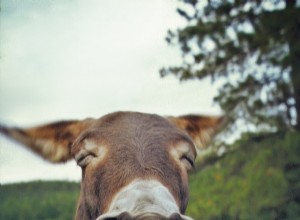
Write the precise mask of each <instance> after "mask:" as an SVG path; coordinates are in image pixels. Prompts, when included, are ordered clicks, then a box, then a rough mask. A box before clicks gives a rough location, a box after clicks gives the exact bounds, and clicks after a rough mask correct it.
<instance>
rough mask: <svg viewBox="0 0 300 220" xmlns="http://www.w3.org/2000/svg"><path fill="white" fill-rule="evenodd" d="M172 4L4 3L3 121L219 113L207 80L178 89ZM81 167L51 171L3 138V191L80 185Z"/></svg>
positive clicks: (177, 22) (0, 42) (0, 31)
mask: <svg viewBox="0 0 300 220" xmlns="http://www.w3.org/2000/svg"><path fill="white" fill-rule="evenodd" d="M177 4H178V2H177V1H176V0H164V1H161V0H129V1H122V0H110V1H97V0H88V1H86V0H38V1H35V0H28V1H25V0H2V1H1V13H0V16H1V19H0V36H1V37H0V55H1V58H0V122H1V123H4V124H7V125H12V126H20V127H30V126H34V125H39V124H43V123H46V122H53V121H58V120H67V119H84V118H87V117H94V118H99V117H101V116H103V115H105V114H108V113H111V112H114V111H119V110H122V111H126V110H130V111H139V112H147V113H156V114H161V115H175V116H176V115H182V114H188V113H198V114H209V115H216V114H220V110H219V108H218V106H217V105H216V104H213V101H212V99H213V96H214V95H215V94H216V88H215V87H214V86H213V85H211V84H210V81H209V80H206V81H204V82H200V81H187V82H179V80H178V79H177V78H175V77H173V76H168V77H166V78H161V77H160V76H159V69H160V68H162V67H165V66H172V65H176V64H180V61H181V55H180V50H179V49H178V48H176V47H170V46H168V45H167V43H166V42H165V40H164V39H165V37H166V33H167V30H169V29H171V30H174V29H177V28H179V27H182V26H184V24H185V21H184V20H183V19H182V18H180V16H179V15H178V14H177V13H176V6H177ZM80 177H81V173H80V168H79V167H77V166H76V164H75V162H73V161H71V162H67V163H65V164H59V165H57V164H55V165H54V164H51V163H49V162H46V161H44V160H43V159H41V158H39V157H38V156H36V155H35V154H34V153H32V152H30V151H28V150H27V149H25V148H24V147H22V146H20V145H18V144H16V143H14V142H12V141H10V140H8V139H6V138H4V137H3V136H0V183H1V184H4V183H12V182H20V181H22V182H23V181H30V180H70V181H79V180H80Z"/></svg>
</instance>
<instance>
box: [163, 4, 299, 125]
mask: <svg viewBox="0 0 300 220" xmlns="http://www.w3.org/2000/svg"><path fill="white" fill-rule="evenodd" d="M180 2H181V7H180V8H178V9H177V11H178V13H179V14H180V15H181V16H182V17H183V18H184V19H186V20H187V25H186V26H185V27H184V28H182V29H179V30H175V31H169V32H168V35H167V38H166V40H167V42H168V43H169V44H170V45H179V46H180V50H181V51H182V55H183V56H182V57H183V58H182V64H180V66H172V67H167V68H163V69H161V71H160V74H161V76H165V75H168V74H173V75H176V76H177V77H179V79H180V80H189V79H199V80H202V79H204V78H207V77H210V78H211V79H212V82H217V81H218V82H221V86H220V88H219V94H218V95H217V96H216V97H215V98H214V100H215V101H216V102H217V103H218V104H219V105H220V107H221V108H222V109H223V111H224V113H225V114H226V115H227V116H228V117H229V118H230V119H232V120H233V121H237V120H238V119H241V120H243V121H244V122H245V124H248V125H256V126H257V128H261V129H268V130H269V129H277V130H278V129H296V130H300V3H299V2H297V1H296V0H223V1H222V0H208V1H200V0H199V1H198V0H180Z"/></svg>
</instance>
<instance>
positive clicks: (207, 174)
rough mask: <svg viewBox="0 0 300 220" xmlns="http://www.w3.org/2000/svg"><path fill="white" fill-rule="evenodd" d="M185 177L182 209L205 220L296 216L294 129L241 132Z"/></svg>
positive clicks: (299, 190) (299, 207)
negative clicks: (222, 153) (186, 196)
mask: <svg viewBox="0 0 300 220" xmlns="http://www.w3.org/2000/svg"><path fill="white" fill-rule="evenodd" d="M231 148H232V149H236V150H233V152H232V153H229V154H226V155H225V157H223V158H222V159H221V160H218V162H216V163H215V164H214V165H212V166H210V167H206V168H205V169H203V170H201V171H200V172H197V173H195V174H193V175H191V177H190V189H191V191H190V204H189V206H188V210H187V212H188V213H189V214H190V215H191V216H193V217H194V218H195V219H205V220H229V219H234V220H238V219H246V220H252V219H253V220H256V219H260V220H277V219H278V220H283V219H290V220H296V219H300V133H299V132H289V133H285V132H284V133H276V134H265V135H264V134H256V135H245V136H244V137H243V138H242V139H241V140H239V141H238V142H237V143H235V144H234V145H233V146H231Z"/></svg>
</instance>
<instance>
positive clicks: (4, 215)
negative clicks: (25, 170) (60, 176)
mask: <svg viewBox="0 0 300 220" xmlns="http://www.w3.org/2000/svg"><path fill="white" fill-rule="evenodd" d="M79 190H80V185H79V183H75V182H63V181H49V182H41V181H36V182H28V183H17V184H9V185H2V186H1V187H0V219H3V220H21V219H22V220H23V219H24V220H46V219H47V220H67V219H73V217H74V214H75V210H76V202H77V198H78V196H79Z"/></svg>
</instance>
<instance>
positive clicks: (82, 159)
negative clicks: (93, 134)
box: [75, 151, 96, 166]
mask: <svg viewBox="0 0 300 220" xmlns="http://www.w3.org/2000/svg"><path fill="white" fill-rule="evenodd" d="M95 157H96V155H95V154H94V153H93V152H86V151H85V152H83V153H80V154H79V155H78V156H77V157H76V158H75V160H76V162H77V164H78V165H79V166H86V165H87V164H88V163H89V162H90V161H91V160H92V159H93V158H95Z"/></svg>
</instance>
